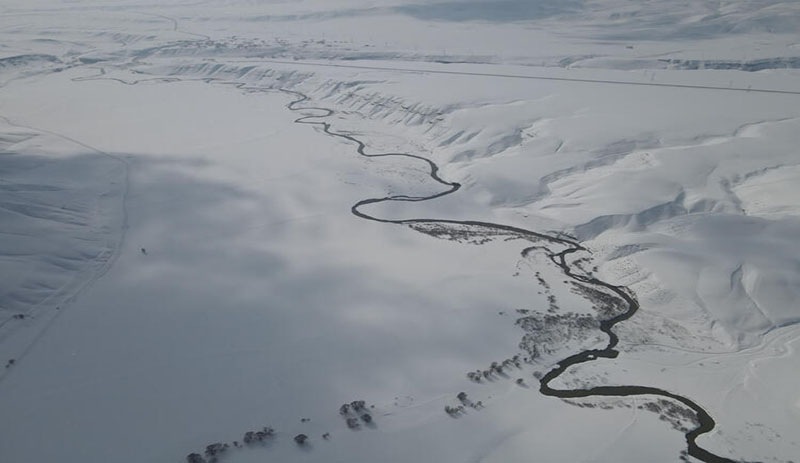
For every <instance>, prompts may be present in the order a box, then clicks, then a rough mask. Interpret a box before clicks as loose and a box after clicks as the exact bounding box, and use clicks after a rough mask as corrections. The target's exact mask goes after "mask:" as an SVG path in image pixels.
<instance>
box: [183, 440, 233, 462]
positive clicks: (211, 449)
mask: <svg viewBox="0 0 800 463" xmlns="http://www.w3.org/2000/svg"><path fill="white" fill-rule="evenodd" d="M228 448H230V445H228V444H226V443H225V444H223V443H222V442H216V443H213V444H209V445H207V446H206V451H205V458H204V457H203V456H202V455H200V454H199V453H190V454H189V455H187V456H186V463H216V462H217V461H218V458H217V457H218V456H219V455H220V454H222V453H224V452H225V451H227V450H228Z"/></svg>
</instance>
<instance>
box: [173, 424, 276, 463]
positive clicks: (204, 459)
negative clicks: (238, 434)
mask: <svg viewBox="0 0 800 463" xmlns="http://www.w3.org/2000/svg"><path fill="white" fill-rule="evenodd" d="M274 436H275V430H274V429H272V428H270V427H269V426H264V427H263V428H261V430H260V431H247V432H246V433H244V437H242V442H244V444H246V445H254V444H257V443H260V442H264V441H267V440H269V439H271V438H273V437H274ZM233 446H234V447H236V448H241V447H243V445H242V444H240V443H239V441H237V440H235V441H233ZM230 447H231V444H228V443H227V442H215V443H213V444H209V445H207V446H206V449H205V452H204V455H200V454H199V453H190V454H189V455H187V456H186V463H216V462H217V461H219V457H220V455H222V454H223V453H225V452H226V451H227V450H228V449H229V448H230Z"/></svg>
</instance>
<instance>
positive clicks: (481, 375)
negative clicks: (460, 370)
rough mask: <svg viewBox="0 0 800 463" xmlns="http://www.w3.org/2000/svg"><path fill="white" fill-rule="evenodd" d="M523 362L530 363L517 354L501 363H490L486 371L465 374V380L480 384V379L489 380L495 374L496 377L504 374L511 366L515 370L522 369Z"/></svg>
mask: <svg viewBox="0 0 800 463" xmlns="http://www.w3.org/2000/svg"><path fill="white" fill-rule="evenodd" d="M523 361H524V362H526V363H530V359H528V358H527V357H525V358H524V359H523V358H520V356H519V354H517V355H515V356H513V357H511V358H509V359H505V360H503V361H502V362H492V364H491V365H489V368H488V369H486V370H475V371H470V372H467V378H469V379H470V380H472V381H475V382H476V383H479V382H481V379H490V378H492V377H493V376H494V375H495V374H498V375H502V374H504V371H505V370H507V369H510V368H511V367H512V366H513V367H516V368H522V362H523Z"/></svg>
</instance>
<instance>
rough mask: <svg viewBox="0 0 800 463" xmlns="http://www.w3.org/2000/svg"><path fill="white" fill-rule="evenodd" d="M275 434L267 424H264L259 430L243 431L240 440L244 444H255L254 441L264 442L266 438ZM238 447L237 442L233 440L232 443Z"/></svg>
mask: <svg viewBox="0 0 800 463" xmlns="http://www.w3.org/2000/svg"><path fill="white" fill-rule="evenodd" d="M274 436H275V430H274V429H272V428H270V427H269V426H265V427H264V428H262V429H261V431H247V432H246V433H244V437H242V442H244V443H245V444H248V445H250V444H255V443H256V442H264V441H265V440H267V439H270V438H272V437H274ZM233 444H234V445H236V446H237V447H238V445H237V444H238V442H236V441H234V443H233Z"/></svg>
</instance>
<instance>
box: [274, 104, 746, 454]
mask: <svg viewBox="0 0 800 463" xmlns="http://www.w3.org/2000/svg"><path fill="white" fill-rule="evenodd" d="M281 91H282V92H283V93H286V94H289V95H292V96H293V97H295V99H294V100H292V101H291V102H290V103H289V104H288V105H287V107H288V108H289V109H290V110H292V111H304V112H309V111H311V112H315V113H316V114H310V115H304V116H302V117H299V118H297V119H295V122H296V123H298V124H308V125H313V126H317V127H321V128H322V130H323V131H324V132H325V133H326V134H328V135H330V136H332V137H337V138H340V139H344V140H347V141H349V142H352V143H354V144H355V145H356V146H357V148H356V151H357V152H358V154H359V155H361V156H365V157H368V158H381V157H392V156H394V157H405V158H411V159H416V160H418V161H420V162H423V163H426V164H427V165H428V167H429V171H428V175H429V176H430V177H431V178H432V179H433V180H434V181H436V182H438V183H439V184H441V185H443V186H444V187H445V189H444V190H443V191H442V192H440V193H436V194H433V195H430V196H407V195H392V196H385V197H382V198H370V199H364V200H361V201H359V202H357V203H356V204H354V205H353V206H352V208H351V211H352V213H353V214H354V215H355V216H357V217H360V218H362V219H365V220H371V221H375V222H382V223H391V224H397V225H407V226H414V225H426V224H427V225H438V226H443V227H446V226H465V227H479V228H481V229H483V230H491V231H494V232H501V233H506V234H513V235H516V236H519V237H522V238H526V237H527V238H530V239H531V240H532V241H545V242H549V243H552V244H557V245H561V246H565V247H566V249H564V250H562V251H559V252H554V251H552V250H550V249H548V248H546V252H547V256H548V257H549V259H550V260H551V261H552V262H553V263H554V264H555V265H557V266H558V267H560V268H561V270H562V272H563V273H564V275H566V276H567V277H569V278H571V279H572V280H573V281H575V282H579V283H581V284H585V285H591V286H595V287H600V288H605V289H606V290H608V291H611V292H613V293H614V294H616V295H617V296H618V297H619V298H620V299H622V300H623V301H624V302H625V305H626V307H627V308H626V309H625V310H624V311H623V312H622V313H620V314H618V315H616V316H614V317H612V318H609V319H606V320H602V321H601V322H600V326H599V328H600V330H601V331H602V332H603V333H605V334H606V335H608V344H606V346H605V347H604V348H603V349H590V350H585V351H582V352H579V353H577V354H574V355H571V356H569V357H567V358H565V359H562V360H561V361H559V362H558V363H557V364H556V365H555V366H554V367H553V368H552V369H551V370H550V371H548V372H547V373H546V374H544V376H542V378H541V379H540V380H539V381H540V384H539V391H540V392H541V393H542V394H544V395H546V396H552V397H558V398H562V399H573V398H587V397H629V396H643V395H648V396H656V397H663V398H667V399H671V400H674V401H677V402H680V403H681V404H683V405H684V406H686V407H688V408H690V409H691V410H692V411H693V412H694V413H695V415H696V417H697V422H698V423H699V425H698V426H697V427H695V428H694V429H691V430H689V431H688V432H686V433H685V436H686V445H687V452H688V454H689V455H690V456H692V457H694V458H696V459H698V460H701V461H704V462H708V463H723V462H733V461H735V460H731V459H729V458H725V457H722V456H719V455H716V454H714V453H712V452H710V451H708V450H706V449H704V448H702V447H700V446H699V445H698V444H697V438H698V437H699V436H701V435H702V434H705V433H708V432H710V431H711V430H712V429H714V426H715V424H716V423H715V422H714V419H713V418H712V417H711V415H710V414H709V413H708V412H707V411H706V410H705V409H703V407H701V406H700V405H698V404H697V403H696V402H694V401H693V400H691V399H689V398H687V397H684V396H681V395H678V394H675V393H672V392H669V391H666V390H663V389H659V388H657V387H651V386H635V385H628V386H596V387H590V388H585V389H555V388H553V387H551V386H550V383H551V382H552V381H553V380H555V379H556V378H558V377H559V376H561V375H562V374H563V373H564V372H566V371H567V370H568V369H569V368H570V367H571V366H573V365H577V364H581V363H586V362H591V361H594V360H597V359H599V358H607V359H612V358H616V357H617V356H618V355H619V351H618V350H617V349H616V346H617V344H619V337H618V336H617V335H616V334H615V333H614V332H613V328H614V326H615V325H616V324H617V323H620V322H622V321H625V320H627V319H629V318H631V317H632V316H633V315H634V314H636V312H637V311H638V310H639V307H640V306H639V302H638V301H637V300H636V297H635V296H634V295H633V293H632V292H631V291H630V290H629V289H628V288H626V287H624V286H615V285H612V284H611V283H607V282H605V281H602V280H599V279H597V278H594V277H592V276H587V275H582V274H579V273H575V272H574V271H573V269H572V267H571V266H570V265H569V263H568V262H567V256H569V255H570V254H572V253H575V252H578V251H586V248H584V247H583V246H581V245H580V244H579V243H578V242H577V241H574V240H571V239H569V238H566V237H563V236H560V235H559V236H553V235H549V234H544V233H537V232H534V231H531V230H526V229H523V228H519V227H513V226H510V225H503V224H497V223H491V222H481V221H469V220H446V219H424V218H419V219H397V220H394V219H386V218H380V217H375V216H372V215H369V214H368V213H366V212H364V211H363V210H362V209H363V208H364V206H368V205H370V204H377V203H382V202H387V201H407V202H419V201H429V200H433V199H436V198H440V197H442V196H446V195H449V194H452V193H455V192H456V191H458V190H459V189H460V188H461V185H460V184H459V183H456V182H449V181H447V180H445V179H443V178H442V177H441V176H439V166H437V165H436V163H434V162H433V161H431V160H430V159H427V158H424V157H422V156H417V155H414V154H409V153H378V154H369V153H367V152H366V151H365V150H366V144H365V143H364V142H363V141H361V140H359V139H357V138H355V137H353V136H352V135H349V134H346V133H339V132H335V131H333V130H332V129H331V124H330V123H329V122H326V121H324V120H323V119H325V118H327V117H329V116H331V115H333V114H334V111H333V110H332V109H329V108H320V107H313V106H300V105H301V104H302V103H304V102H306V101H308V100H309V97H308V96H306V95H305V94H303V93H300V92H297V91H294V90H285V89H282V90H281ZM534 249H541V247H540V246H533V247H527V248H525V249H523V250H522V256H523V257H525V256H527V255H528V254H529V253H530V252H532V251H533V250H534Z"/></svg>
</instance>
